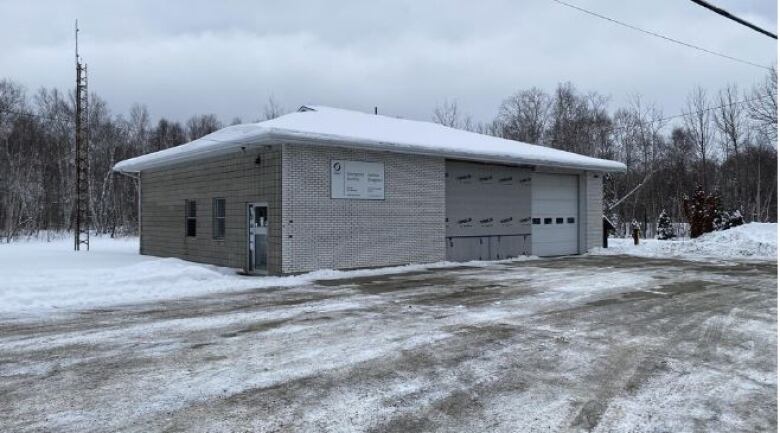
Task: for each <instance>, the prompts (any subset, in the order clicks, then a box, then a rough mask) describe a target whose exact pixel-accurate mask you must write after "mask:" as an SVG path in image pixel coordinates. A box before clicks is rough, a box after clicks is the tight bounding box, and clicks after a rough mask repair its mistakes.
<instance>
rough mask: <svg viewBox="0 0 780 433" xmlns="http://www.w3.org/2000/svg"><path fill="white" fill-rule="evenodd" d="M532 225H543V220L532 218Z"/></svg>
mask: <svg viewBox="0 0 780 433" xmlns="http://www.w3.org/2000/svg"><path fill="white" fill-rule="evenodd" d="M531 223H532V224H541V223H542V219H541V218H531Z"/></svg>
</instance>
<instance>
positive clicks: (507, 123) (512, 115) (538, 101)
mask: <svg viewBox="0 0 780 433" xmlns="http://www.w3.org/2000/svg"><path fill="white" fill-rule="evenodd" d="M550 104H551V99H550V95H548V94H546V93H545V92H544V91H543V90H541V89H539V88H536V87H533V88H531V89H528V90H521V91H519V92H516V93H515V94H514V95H512V96H510V97H509V98H506V99H504V101H503V102H502V103H501V106H500V107H499V109H498V117H497V119H496V120H497V121H498V123H499V125H500V127H499V129H500V135H501V136H502V137H504V138H508V139H510V140H517V141H523V142H526V143H534V144H541V143H542V139H543V138H544V133H545V130H546V128H547V123H548V121H549V118H550Z"/></svg>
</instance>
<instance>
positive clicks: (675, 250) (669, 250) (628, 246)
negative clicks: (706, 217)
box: [591, 223, 777, 260]
mask: <svg viewBox="0 0 780 433" xmlns="http://www.w3.org/2000/svg"><path fill="white" fill-rule="evenodd" d="M591 254H596V255H613V254H629V255H635V256H642V257H664V258H665V257H679V258H686V259H691V260H697V259H723V260H733V259H753V260H777V224H775V223H750V224H745V225H742V226H739V227H735V228H732V229H729V230H724V231H719V232H712V233H707V234H705V235H703V236H701V237H698V238H696V239H686V240H678V241H660V240H655V239H647V240H640V241H639V245H634V242H633V240H632V239H610V240H609V248H607V249H603V248H597V249H596V250H594V251H593V252H592V253H591Z"/></svg>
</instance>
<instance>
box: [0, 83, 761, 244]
mask: <svg viewBox="0 0 780 433" xmlns="http://www.w3.org/2000/svg"><path fill="white" fill-rule="evenodd" d="M74 107H75V104H74V100H73V94H72V93H67V94H66V93H63V92H61V91H60V90H58V89H47V88H41V89H39V90H38V91H37V92H34V93H32V94H29V93H28V92H27V91H26V89H25V88H24V87H23V86H21V85H20V84H19V83H16V82H14V81H11V80H8V79H3V80H0V236H2V237H3V238H4V239H6V240H11V239H13V238H16V237H18V236H22V235H29V234H34V233H37V232H39V231H42V230H52V231H65V230H69V229H70V228H71V224H72V217H73V202H74V200H73V198H74V196H75V194H74V193H75V191H74V183H75V181H74V175H75V173H74V149H75V143H74V127H75V123H74V121H73V119H74ZM89 107H90V108H89V130H90V149H91V151H90V179H89V185H90V195H91V200H90V203H91V216H92V221H91V226H92V228H93V230H95V231H96V232H98V233H103V234H111V235H121V234H128V233H135V231H136V228H137V222H138V213H137V211H138V207H137V189H136V188H137V185H136V183H135V181H134V180H133V179H131V178H129V177H126V176H120V175H117V174H115V173H113V172H112V171H111V168H112V167H113V165H114V164H115V163H116V162H118V161H121V160H123V159H127V158H132V157H134V156H138V155H142V154H145V153H148V152H154V151H158V150H162V149H166V148H169V147H172V146H176V145H179V144H182V143H185V142H187V141H191V140H194V139H197V138H200V137H202V136H204V135H206V134H209V133H211V132H213V131H216V130H218V129H220V128H222V127H223V126H225V125H226V123H223V122H222V121H221V120H220V119H219V118H218V117H217V116H216V115H214V114H199V115H194V116H192V117H190V118H189V119H187V120H186V121H185V122H179V121H176V120H171V119H166V118H160V119H157V120H156V122H155V121H154V120H153V119H152V118H151V116H150V114H149V110H148V109H147V108H146V106H144V105H139V104H136V105H134V106H133V107H132V108H131V109H130V111H129V113H128V114H127V116H124V115H122V114H114V113H112V112H111V110H110V109H109V107H108V104H107V103H106V101H105V100H103V99H102V98H101V97H100V96H99V95H97V94H95V93H92V94H90V96H89ZM260 111H261V114H260V115H259V116H258V119H252V120H263V119H271V118H274V117H277V116H279V115H281V114H283V113H284V112H285V110H284V109H283V108H282V107H281V105H280V104H278V103H277V102H276V101H275V100H274V99H273V98H271V99H269V101H268V102H267V103H266V104H265V106H264V107H263V108H262V109H261V110H260ZM433 120H434V121H436V122H438V123H441V124H444V125H446V126H451V127H455V128H462V129H467V130H471V131H475V132H479V133H483V134H491V135H495V136H499V137H504V138H508V139H512V140H519V141H523V142H528V143H535V144H540V145H544V146H550V147H554V148H557V149H562V150H567V151H573V152H577V153H581V154H585V155H590V156H595V157H599V158H606V159H614V160H618V161H622V162H624V163H625V164H626V166H627V167H628V171H627V173H625V174H611V175H609V176H607V177H605V183H604V192H605V213H606V214H607V215H609V216H610V217H611V218H613V219H614V220H615V221H616V222H621V221H631V220H632V219H637V220H639V221H648V222H652V221H655V220H656V218H657V216H658V215H659V214H660V213H661V211H662V210H666V211H667V214H668V215H669V216H670V217H671V218H672V219H673V220H675V221H682V220H683V218H684V209H683V200H684V198H685V195H686V194H691V193H692V192H693V191H694V190H695V189H696V187H697V185H701V186H702V188H704V190H706V191H718V192H719V194H720V197H721V203H722V204H723V206H724V207H726V208H730V209H739V210H740V211H741V212H742V214H743V215H744V216H745V219H746V221H776V220H777V201H776V196H777V194H776V193H777V191H776V190H775V188H776V185H777V144H776V143H777V75H776V73H775V72H774V71H772V72H771V73H770V74H768V75H767V76H766V77H765V79H764V80H762V81H761V82H760V83H757V84H756V85H755V86H753V87H752V88H750V89H739V88H738V87H737V86H736V85H730V86H726V87H724V88H723V89H722V90H720V91H719V92H717V93H715V94H708V93H707V92H706V91H705V90H703V89H701V88H697V89H694V90H693V91H691V93H690V94H689V95H688V97H687V103H686V106H685V107H683V108H682V114H680V115H674V116H665V115H664V113H662V112H661V110H660V109H658V107H656V106H655V105H653V104H651V103H648V102H647V101H646V100H644V99H643V98H641V97H639V96H635V97H633V98H632V99H631V102H630V103H629V104H628V105H627V106H625V107H620V108H618V109H616V110H614V111H613V110H611V109H610V107H609V97H608V96H606V95H602V94H599V93H597V92H582V91H579V90H578V89H577V88H576V87H575V86H574V85H573V84H571V83H561V84H559V85H558V86H557V88H556V89H555V91H554V92H552V93H547V92H545V91H543V90H541V89H538V88H530V89H524V90H519V91H517V92H516V93H514V94H512V95H510V96H509V97H507V98H506V99H505V100H504V101H503V102H502V103H501V104H500V106H499V107H498V111H497V114H496V116H495V119H494V120H492V121H491V122H488V123H478V122H473V121H472V120H471V119H470V117H469V116H467V115H464V114H463V113H462V112H461V111H460V108H459V106H458V104H457V103H456V102H447V101H445V102H444V103H443V104H440V105H439V106H437V107H435V109H434V111H433ZM237 123H241V119H232V120H231V121H230V122H228V124H237ZM640 184H641V187H639V188H638V189H636V192H635V193H633V194H631V195H629V196H628V198H625V196H626V195H627V194H628V193H629V192H630V191H632V190H634V189H635V188H637V186H638V185H640ZM621 199H624V200H623V201H621V202H620V204H617V205H615V204H616V203H618V202H619V201H620V200H621ZM613 205H615V206H613Z"/></svg>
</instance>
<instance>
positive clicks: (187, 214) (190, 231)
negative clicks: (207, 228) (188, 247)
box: [184, 200, 198, 237]
mask: <svg viewBox="0 0 780 433" xmlns="http://www.w3.org/2000/svg"><path fill="white" fill-rule="evenodd" d="M197 213H198V205H197V203H196V202H195V200H184V219H185V226H186V231H187V236H189V237H195V235H196V234H197V226H198V224H197Z"/></svg>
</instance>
